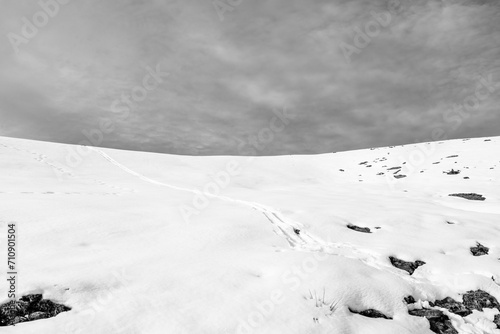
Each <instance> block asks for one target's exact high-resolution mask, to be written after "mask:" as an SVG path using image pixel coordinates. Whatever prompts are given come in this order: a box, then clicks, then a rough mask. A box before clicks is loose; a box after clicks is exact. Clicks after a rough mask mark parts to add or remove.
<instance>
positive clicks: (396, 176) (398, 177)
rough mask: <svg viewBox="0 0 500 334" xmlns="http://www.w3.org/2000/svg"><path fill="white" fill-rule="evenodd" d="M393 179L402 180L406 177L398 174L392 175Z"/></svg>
mask: <svg viewBox="0 0 500 334" xmlns="http://www.w3.org/2000/svg"><path fill="white" fill-rule="evenodd" d="M394 177H395V178H396V179H402V178H403V177H406V175H403V174H398V175H394Z"/></svg>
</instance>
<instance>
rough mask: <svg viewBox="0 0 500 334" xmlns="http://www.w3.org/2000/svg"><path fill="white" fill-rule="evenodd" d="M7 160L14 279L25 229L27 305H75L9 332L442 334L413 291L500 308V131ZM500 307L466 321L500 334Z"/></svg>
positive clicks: (4, 191)
mask: <svg viewBox="0 0 500 334" xmlns="http://www.w3.org/2000/svg"><path fill="white" fill-rule="evenodd" d="M78 151H80V152H81V153H80V158H81V159H80V160H81V161H80V160H78V156H75V155H74V156H72V158H71V159H69V160H68V157H69V156H68V154H69V153H68V152H73V154H75V152H78ZM0 156H1V159H0V184H1V188H0V201H1V203H2V204H1V205H0V219H1V231H3V232H2V233H1V234H0V245H3V246H1V249H0V256H1V259H3V260H2V261H0V263H4V264H5V265H1V266H0V267H1V268H0V270H1V272H2V273H3V274H4V275H2V277H5V276H6V272H7V270H6V262H7V261H6V259H7V254H6V245H5V243H6V235H7V224H8V223H10V222H16V223H17V226H18V255H17V262H18V272H19V281H18V287H17V295H18V297H20V296H22V295H26V294H30V293H43V296H44V298H46V299H51V300H53V301H55V302H59V303H62V304H65V305H67V306H69V307H71V308H72V309H71V311H69V312H64V313H61V314H59V315H57V316H56V317H53V318H50V319H43V320H38V321H33V322H27V323H21V324H18V325H16V326H9V327H2V328H0V331H1V332H2V333H6V334H8V333H16V334H18V333H22V334H29V333H72V334H76V333H85V334H88V333H106V334H109V333H147V334H149V333H175V334H177V333H179V334H182V333H214V334H215V333H217V334H220V333H273V334H276V333H287V334H290V333H300V334H304V333H332V334H351V333H359V334H370V333H374V334H375V333H377V334H378V333H384V334H392V333H394V334H406V333H412V334H417V333H418V334H429V333H432V332H431V331H430V329H429V322H428V321H427V320H426V319H425V318H419V317H414V316H410V315H409V314H408V306H407V305H406V303H405V302H404V300H403V299H404V297H406V296H409V295H412V296H413V297H414V298H415V299H416V300H417V301H420V302H419V303H418V304H420V305H422V304H424V305H428V304H426V302H428V301H434V300H436V299H442V298H445V297H447V296H449V297H452V298H454V299H456V300H459V301H461V300H462V297H461V295H463V294H464V293H465V292H467V291H470V290H476V289H482V290H484V291H486V292H488V293H490V294H491V295H493V296H494V297H496V298H497V299H498V300H500V285H499V284H500V261H499V258H500V247H499V246H500V187H499V185H500V137H492V138H475V139H470V140H461V139H460V140H450V141H444V142H435V143H421V144H412V145H405V146H397V147H386V148H375V149H366V150H357V151H349V152H338V153H329V154H320V155H293V156H277V157H257V158H248V157H229V156H219V157H192V156H177V155H167V154H154V153H144V152H130V151H121V150H112V149H101V148H90V147H81V146H71V145H63V144H54V143H46V142H37V141H30V140H21V139H14V138H5V137H0ZM454 156H457V157H454ZM75 161H76V163H75ZM365 161H366V162H367V163H365V164H360V163H363V162H365ZM436 162H439V163H438V164H437V163H436ZM396 166H400V167H402V170H401V171H400V172H399V173H398V174H404V175H406V177H405V178H400V179H396V178H394V174H393V173H394V172H396V170H395V169H392V170H388V168H391V167H396ZM452 168H453V169H455V170H460V171H461V173H460V174H458V175H447V174H445V173H443V172H444V171H448V170H450V169H452ZM341 169H342V170H343V171H341ZM421 171H422V172H421ZM379 173H384V174H383V175H377V174H379ZM228 175H229V176H228ZM396 175H397V174H396ZM464 177H469V179H464ZM214 180H218V181H217V182H219V183H218V184H217V183H216V181H214ZM205 191H207V192H208V194H205V193H204V192H205ZM451 193H478V194H481V195H483V196H484V197H486V200H485V201H470V200H466V199H463V198H458V197H450V196H448V195H449V194H451ZM347 224H353V225H357V226H361V227H368V228H370V229H371V232H372V233H361V232H357V231H353V230H351V229H348V228H347V227H346V225H347ZM376 227H378V228H376ZM294 229H296V230H300V232H298V234H297V233H295V232H294ZM477 242H480V243H481V244H483V245H485V246H487V247H489V248H490V251H489V254H488V255H484V256H473V255H472V254H471V252H470V247H473V246H475V245H476V243H477ZM389 256H395V257H397V258H400V259H402V260H405V261H415V260H422V261H425V262H426V264H425V265H423V266H421V267H419V268H418V269H417V270H416V271H415V273H414V274H413V275H411V276H410V275H409V274H408V273H407V272H405V271H403V270H400V269H397V268H395V267H393V266H392V265H391V263H390V261H389V259H388V257H389ZM2 281H3V282H4V283H2V284H0V302H2V303H3V302H6V301H8V299H7V290H8V288H7V282H6V281H5V279H2ZM349 308H350V309H351V310H356V311H363V310H366V309H376V310H378V311H380V312H382V313H384V314H385V315H386V316H388V317H391V318H392V320H387V319H373V318H367V317H364V316H361V315H359V314H354V313H351V312H350V311H349ZM495 314H498V311H497V310H496V309H488V310H485V311H484V312H477V311H475V312H474V313H473V314H472V315H470V316H468V317H466V318H465V319H462V318H461V317H459V316H453V315H451V318H452V322H453V324H454V326H455V328H456V329H457V330H458V331H459V333H461V334H462V333H500V330H499V329H496V326H495V325H494V324H493V322H492V320H493V317H494V316H495Z"/></svg>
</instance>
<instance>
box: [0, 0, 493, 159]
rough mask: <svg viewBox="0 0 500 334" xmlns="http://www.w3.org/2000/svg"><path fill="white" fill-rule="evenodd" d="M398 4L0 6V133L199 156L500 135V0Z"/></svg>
mask: <svg viewBox="0 0 500 334" xmlns="http://www.w3.org/2000/svg"><path fill="white" fill-rule="evenodd" d="M54 1H56V0H42V1H41V2H42V3H47V4H48V5H47V6H46V8H48V9H46V10H47V11H54V12H55V11H56V8H55V7H54V3H56V2H54ZM59 1H60V2H65V1H62V0H59ZM66 1H68V0H66ZM400 1H401V3H399V4H398V0H389V1H388V0H328V1H320V0H300V1H299V0H270V1H255V0H217V1H215V2H214V1H212V0H182V1H181V0H171V1H169V0H142V1H141V0H135V1H134V0H119V1H118V0H116V1H103V0H85V1H79V0H73V1H69V3H67V4H59V3H57V4H58V5H57V6H58V7H59V9H58V12H57V13H52V14H53V15H52V16H53V17H49V16H48V15H45V14H43V13H40V11H41V10H43V9H42V6H41V4H40V3H39V2H38V1H27V0H26V1H23V0H3V1H2V2H1V4H0V5H1V7H2V8H1V9H2V10H1V11H0V33H1V37H2V40H1V42H0V120H1V122H0V135H3V136H13V137H21V138H29V139H37V140H47V141H55V142H64V143H75V144H76V143H80V142H82V140H85V136H84V135H83V132H84V131H87V132H89V131H90V132H92V131H94V132H93V133H94V134H95V131H96V130H98V129H99V122H100V121H102V120H108V121H109V122H110V124H112V125H113V130H112V131H107V133H104V134H103V136H102V140H100V139H101V138H100V137H99V136H98V135H96V136H95V138H97V139H96V140H98V144H99V146H104V147H114V148H122V149H132V150H145V151H155V152H165V153H176V154H201V155H213V154H217V155H222V154H224V155H225V154H248V153H251V152H253V153H255V154H261V155H273V154H288V153H322V152H332V151H339V150H349V149H356V148H365V147H372V146H385V145H397V144H404V143H411V142H416V141H430V140H432V138H433V135H432V131H435V133H439V134H440V137H441V138H460V137H475V136H476V137H477V136H494V135H500V113H499V112H498V106H499V101H500V84H499V85H495V83H497V82H500V71H499V69H500V57H499V56H500V2H499V1H497V0H491V1H488V0H470V1H465V0H461V1H459V0H456V1H438V0H425V1H418V0H415V1H409V0H407V1H405V0H400ZM37 13H38V14H37ZM373 13H377V15H375V16H377V17H378V19H379V21H377V20H376V19H375V18H374V16H373ZM389 15H390V16H389ZM34 16H35V17H34ZM23 17H24V18H25V19H24V20H23ZM27 21H29V22H30V23H29V24H31V23H33V24H37V25H38V26H39V27H38V28H37V29H38V31H37V32H36V33H34V32H33V31H32V30H30V29H29V28H30V27H28V26H27V25H29V24H27V23H26V22H27ZM35 28H36V27H35ZM23 30H24V36H23ZM360 33H361V35H360ZM366 33H368V34H369V35H365V34H366ZM30 34H31V35H30ZM360 36H361V37H360ZM370 36H371V37H370ZM16 49H17V50H16ZM346 55H347V56H348V57H346ZM348 58H349V59H348ZM348 60H349V61H348ZM157 66H159V67H160V69H161V71H163V72H168V76H166V75H164V76H163V77H162V78H161V80H162V81H163V82H161V83H160V84H159V85H158V86H157V87H156V88H152V89H151V90H145V88H144V83H143V79H145V78H146V79H148V80H149V81H147V84H148V87H150V88H151V84H152V83H154V81H151V80H150V79H151V78H149V77H147V75H148V70H147V69H146V67H149V68H156V67H157ZM479 76H482V77H483V80H482V81H481V79H480V77H479ZM488 81H490V84H487V82H488ZM491 81H493V84H492V83H491ZM481 82H482V83H481ZM132 92H135V93H136V95H135V96H136V97H137V98H131V99H132V101H131V102H130V110H129V111H127V110H126V109H127V108H128V107H124V106H125V104H123V103H121V102H120V103H121V104H119V106H120V108H112V105H113V101H115V100H117V101H119V100H120V98H121V96H122V95H123V96H125V97H126V96H127V95H130V94H131V93H132ZM141 92H142V93H144V92H147V96H146V97H145V99H144V100H142V101H139V99H140V98H142V96H141V95H140V93H141ZM476 93H477V95H476ZM137 94H139V95H137ZM476 96H477V97H476ZM478 97H479V98H478ZM134 99H135V100H134ZM464 104H466V105H467V104H469V105H470V106H472V107H467V108H463V109H459V108H458V107H457V106H461V105H462V106H463V105H464ZM116 106H117V105H116V104H115V107H116ZM454 106H455V109H453V108H454ZM283 108H286V110H288V112H289V113H291V114H292V115H293V116H294V118H293V120H292V121H291V122H290V123H289V124H288V125H287V126H286V127H285V129H284V130H282V131H278V130H275V131H274V132H271V131H272V130H269V129H270V127H271V121H272V120H273V117H274V115H275V114H274V113H273V110H274V111H276V110H283ZM272 124H275V125H276V124H278V123H276V122H275V123H272ZM279 125H280V126H281V124H279ZM273 128H275V129H276V127H273ZM266 129H267V130H266ZM279 129H282V127H279ZM433 129H434V130H433ZM436 129H437V130H436ZM259 133H260V134H261V137H260V139H257V140H256V141H255V140H254V141H253V144H252V139H249V136H250V137H251V136H257V138H259V137H258V135H259ZM270 133H271V135H270ZM270 138H272V140H270ZM252 145H254V146H255V145H257V147H258V148H257V149H254V150H253V151H252V150H249V149H248V148H249V147H251V146H252ZM243 147H244V149H242V148H243Z"/></svg>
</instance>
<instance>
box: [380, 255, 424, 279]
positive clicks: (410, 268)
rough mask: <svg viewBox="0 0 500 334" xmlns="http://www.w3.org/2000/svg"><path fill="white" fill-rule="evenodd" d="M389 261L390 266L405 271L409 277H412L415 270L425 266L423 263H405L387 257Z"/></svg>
mask: <svg viewBox="0 0 500 334" xmlns="http://www.w3.org/2000/svg"><path fill="white" fill-rule="evenodd" d="M389 260H391V264H392V265H393V266H394V267H396V268H398V269H401V270H405V271H407V272H408V273H409V274H410V275H412V274H413V273H414V272H415V270H416V269H417V268H418V267H420V266H423V265H424V264H425V262H424V261H420V260H417V261H415V262H406V261H403V260H400V259H398V258H395V257H394V256H389Z"/></svg>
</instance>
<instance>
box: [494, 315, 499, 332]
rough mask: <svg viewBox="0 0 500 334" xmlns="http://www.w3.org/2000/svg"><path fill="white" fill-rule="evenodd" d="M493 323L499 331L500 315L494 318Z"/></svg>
mask: <svg viewBox="0 0 500 334" xmlns="http://www.w3.org/2000/svg"><path fill="white" fill-rule="evenodd" d="M493 322H494V323H495V325H497V328H498V329H500V314H497V315H496V316H495V319H494V320H493Z"/></svg>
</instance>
